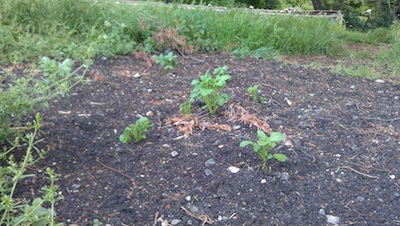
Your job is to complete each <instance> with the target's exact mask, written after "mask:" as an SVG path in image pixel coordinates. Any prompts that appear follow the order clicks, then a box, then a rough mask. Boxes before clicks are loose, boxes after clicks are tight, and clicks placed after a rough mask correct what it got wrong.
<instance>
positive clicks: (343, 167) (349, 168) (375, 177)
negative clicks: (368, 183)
mask: <svg viewBox="0 0 400 226" xmlns="http://www.w3.org/2000/svg"><path fill="white" fill-rule="evenodd" d="M341 168H342V169H348V170H351V171H353V172H355V173H358V174H360V175H363V176H364V177H368V178H372V179H379V177H377V176H371V175H369V174H365V173H361V172H360V171H357V170H355V169H353V168H351V167H350V166H342V167H341Z"/></svg>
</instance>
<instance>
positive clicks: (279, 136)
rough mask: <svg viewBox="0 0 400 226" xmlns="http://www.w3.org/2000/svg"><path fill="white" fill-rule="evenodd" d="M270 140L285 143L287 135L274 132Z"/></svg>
mask: <svg viewBox="0 0 400 226" xmlns="http://www.w3.org/2000/svg"><path fill="white" fill-rule="evenodd" d="M270 139H271V141H275V142H279V141H283V140H284V139H285V135H283V133H280V132H273V133H271V136H270Z"/></svg>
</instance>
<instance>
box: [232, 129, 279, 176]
mask: <svg viewBox="0 0 400 226" xmlns="http://www.w3.org/2000/svg"><path fill="white" fill-rule="evenodd" d="M257 135H258V141H257V142H253V141H249V140H245V141H242V142H241V143H240V145H239V146H240V147H242V148H243V147H246V146H247V145H251V146H252V147H253V150H254V151H255V152H257V154H258V155H259V156H260V157H261V159H262V160H263V162H264V164H263V169H265V166H266V165H267V161H268V160H270V159H273V158H274V159H276V160H278V161H279V162H285V161H286V155H284V154H282V153H276V154H271V153H269V152H270V151H271V149H272V148H273V147H275V146H276V142H280V141H283V140H284V139H285V136H284V135H283V134H282V133H280V132H273V133H271V135H270V136H269V137H268V136H267V135H266V134H265V133H264V132H263V131H262V130H258V131H257Z"/></svg>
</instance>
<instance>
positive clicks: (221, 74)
mask: <svg viewBox="0 0 400 226" xmlns="http://www.w3.org/2000/svg"><path fill="white" fill-rule="evenodd" d="M227 71H228V67H227V66H224V67H219V68H216V69H215V70H214V72H213V74H214V75H215V78H213V76H211V73H210V72H209V71H207V72H206V73H205V74H204V75H203V76H201V77H200V80H197V79H195V80H193V81H192V85H193V86H194V88H193V91H192V93H191V95H190V101H191V102H193V101H195V100H201V101H203V102H204V103H205V104H206V105H205V106H204V107H203V108H207V109H208V110H209V112H210V113H211V114H215V113H216V112H217V108H218V106H222V105H224V104H225V102H226V101H227V100H229V99H230V97H229V95H228V94H226V93H221V92H220V90H221V89H223V88H224V87H225V86H226V81H227V80H228V79H230V78H231V76H230V75H228V74H227Z"/></svg>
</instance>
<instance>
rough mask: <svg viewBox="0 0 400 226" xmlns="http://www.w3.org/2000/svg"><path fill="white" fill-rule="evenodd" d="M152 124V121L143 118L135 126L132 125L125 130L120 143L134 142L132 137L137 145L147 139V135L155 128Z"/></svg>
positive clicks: (120, 137)
mask: <svg viewBox="0 0 400 226" xmlns="http://www.w3.org/2000/svg"><path fill="white" fill-rule="evenodd" d="M150 123H151V122H150V119H148V118H147V117H141V118H140V119H138V120H136V122H135V124H131V125H130V126H128V127H126V128H125V129H124V132H123V133H122V134H121V135H120V136H119V141H121V142H122V143H124V144H127V143H131V142H132V137H133V140H134V141H135V143H137V142H139V141H141V140H144V139H146V135H145V133H146V132H147V130H148V129H149V128H150V127H152V126H153V125H151V124H150Z"/></svg>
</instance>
